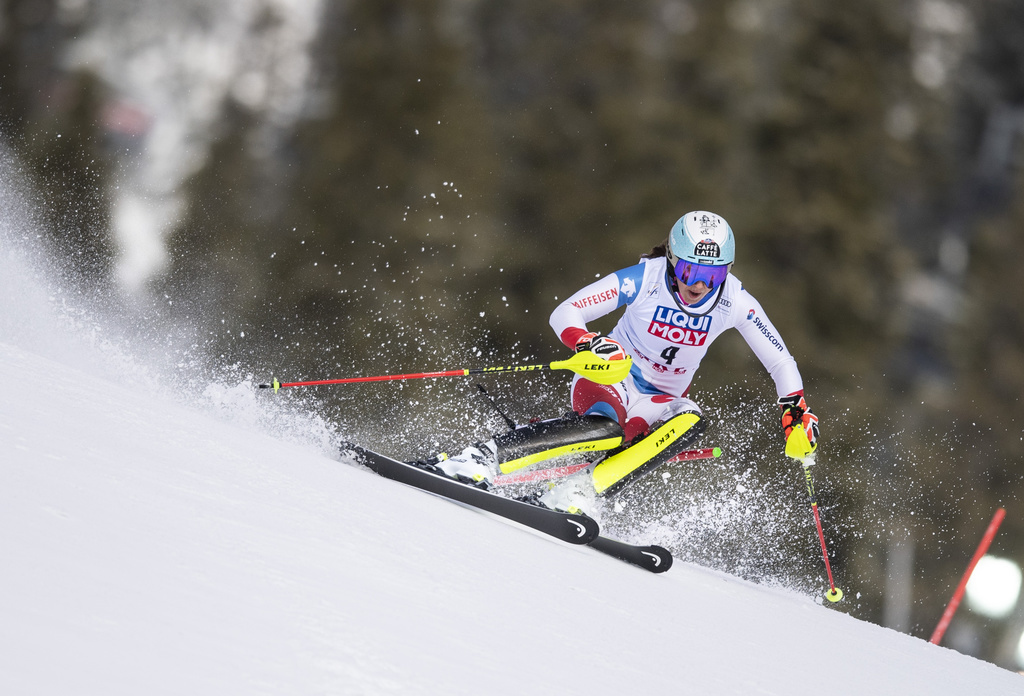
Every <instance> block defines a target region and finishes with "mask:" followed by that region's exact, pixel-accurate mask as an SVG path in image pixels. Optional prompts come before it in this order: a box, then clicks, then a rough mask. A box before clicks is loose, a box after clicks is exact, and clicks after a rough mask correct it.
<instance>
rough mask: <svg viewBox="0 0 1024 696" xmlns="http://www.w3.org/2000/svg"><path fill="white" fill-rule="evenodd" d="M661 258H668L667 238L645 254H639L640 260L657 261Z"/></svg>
mask: <svg viewBox="0 0 1024 696" xmlns="http://www.w3.org/2000/svg"><path fill="white" fill-rule="evenodd" d="M663 256H668V237H665V241H664V242H662V243H661V244H659V245H658V246H656V247H654V248H653V249H651V250H650V251H649V252H647V253H646V254H640V258H642V259H658V258H661V257H663Z"/></svg>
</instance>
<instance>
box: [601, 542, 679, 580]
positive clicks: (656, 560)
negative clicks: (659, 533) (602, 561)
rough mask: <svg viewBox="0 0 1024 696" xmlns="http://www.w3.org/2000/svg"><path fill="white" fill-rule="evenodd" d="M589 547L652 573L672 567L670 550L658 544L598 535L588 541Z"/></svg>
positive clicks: (661, 571)
mask: <svg viewBox="0 0 1024 696" xmlns="http://www.w3.org/2000/svg"><path fill="white" fill-rule="evenodd" d="M590 548H592V549H596V550H598V551H600V552H601V553H606V554H608V555H609V556H613V557H615V558H618V559H619V560H620V561H625V562H626V563H631V564H633V565H635V566H637V567H639V568H643V569H644V570H649V571H651V572H652V573H664V572H665V571H666V570H668V569H669V568H671V567H672V554H671V552H669V550H668V549H665V548H662V547H660V546H636V545H634V544H627V543H626V542H624V541H616V540H615V539H609V538H608V537H603V536H599V537H597V538H596V539H594V540H593V541H592V542H590Z"/></svg>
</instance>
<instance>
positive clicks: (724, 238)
mask: <svg viewBox="0 0 1024 696" xmlns="http://www.w3.org/2000/svg"><path fill="white" fill-rule="evenodd" d="M668 258H669V262H670V263H671V265H672V267H673V268H674V267H675V266H676V265H677V264H678V263H679V262H680V261H686V262H688V263H699V264H701V265H704V266H728V265H730V264H731V263H732V262H733V261H735V260H736V241H735V239H733V236H732V228H731V227H729V223H728V222H726V221H725V219H724V218H722V217H721V216H719V215H715V214H714V213H709V212H708V211H706V210H694V211H693V212H691V213H687V214H686V215H684V216H682V217H681V218H679V219H678V220H676V224H674V225H672V231H671V232H670V233H669V236H668Z"/></svg>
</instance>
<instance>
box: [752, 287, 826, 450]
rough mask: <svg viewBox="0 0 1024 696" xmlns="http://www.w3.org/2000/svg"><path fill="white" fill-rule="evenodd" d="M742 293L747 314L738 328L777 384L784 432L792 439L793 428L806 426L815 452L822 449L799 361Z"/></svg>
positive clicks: (771, 325) (766, 317) (768, 321)
mask: <svg viewBox="0 0 1024 696" xmlns="http://www.w3.org/2000/svg"><path fill="white" fill-rule="evenodd" d="M740 292H741V295H742V300H743V301H745V303H744V304H742V305H741V306H742V307H743V308H744V309H745V310H746V314H745V315H744V316H741V317H738V318H737V319H738V322H739V323H738V324H737V326H736V328H737V329H738V330H739V332H740V333H741V334H742V335H743V338H744V339H746V341H747V344H748V345H749V346H750V348H751V349H752V350H753V351H754V354H755V355H757V357H758V359H759V360H760V361H761V363H762V364H763V365H764V367H765V369H766V370H768V374H770V375H771V376H772V379H773V380H774V381H775V390H776V392H777V393H778V396H779V399H778V402H777V403H778V405H779V407H780V408H781V409H782V418H781V425H782V431H783V433H784V434H785V436H786V438H787V439H788V438H789V434H790V432H791V431H792V429H793V427H794V426H796V425H797V424H800V425H802V426H803V428H804V433H806V435H807V439H808V441H809V442H810V445H811V451H812V452H813V451H814V449H816V448H817V446H818V417H817V416H816V415H814V413H813V412H812V411H811V409H810V407H809V406H808V405H807V400H806V399H805V398H804V383H803V380H802V379H801V377H800V370H798V369H797V366H796V360H795V359H794V358H793V356H792V355H791V354H790V352H789V350H788V349H787V348H786V344H784V343H783V342H782V339H781V338H780V337H779V332H778V331H777V330H776V329H775V326H774V325H773V324H772V323H771V321H770V320H769V319H768V315H766V314H765V313H764V310H763V309H762V308H761V305H760V304H758V302H757V300H755V299H754V298H753V297H752V296H751V295H750V294H749V293H748V292H747V291H746V290H741V291H740Z"/></svg>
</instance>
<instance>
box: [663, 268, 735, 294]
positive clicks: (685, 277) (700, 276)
mask: <svg viewBox="0 0 1024 696" xmlns="http://www.w3.org/2000/svg"><path fill="white" fill-rule="evenodd" d="M675 274H676V278H678V279H679V280H680V281H681V282H682V284H683V285H693V284H694V283H699V282H701V281H704V284H705V285H707V286H708V289H709V290H714V289H715V288H717V287H718V286H719V285H721V284H722V283H724V282H725V278H726V276H728V275H729V267H728V266H708V265H705V264H702V263H690V262H689V261H679V262H677V263H676V267H675Z"/></svg>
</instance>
